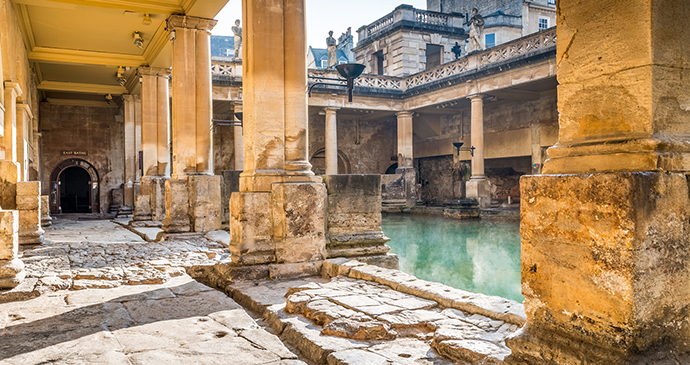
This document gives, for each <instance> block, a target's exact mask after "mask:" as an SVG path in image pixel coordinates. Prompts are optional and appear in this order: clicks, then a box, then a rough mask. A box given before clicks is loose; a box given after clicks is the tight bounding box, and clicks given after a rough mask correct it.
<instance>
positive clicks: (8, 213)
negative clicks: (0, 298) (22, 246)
mask: <svg viewBox="0 0 690 365" xmlns="http://www.w3.org/2000/svg"><path fill="white" fill-rule="evenodd" d="M18 231H19V212H17V211H16V210H0V289H11V288H14V287H16V286H17V285H19V284H21V282H22V280H24V278H25V277H26V272H25V271H24V263H23V262H22V261H21V260H19V259H18V258H17V256H18V250H19V245H18V233H17V232H18Z"/></svg>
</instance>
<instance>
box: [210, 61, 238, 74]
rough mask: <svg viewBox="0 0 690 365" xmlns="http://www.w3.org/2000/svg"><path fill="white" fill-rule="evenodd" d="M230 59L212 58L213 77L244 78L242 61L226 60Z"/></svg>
mask: <svg viewBox="0 0 690 365" xmlns="http://www.w3.org/2000/svg"><path fill="white" fill-rule="evenodd" d="M226 58H228V57H212V59H211V75H213V76H234V77H241V76H242V61H234V60H226Z"/></svg>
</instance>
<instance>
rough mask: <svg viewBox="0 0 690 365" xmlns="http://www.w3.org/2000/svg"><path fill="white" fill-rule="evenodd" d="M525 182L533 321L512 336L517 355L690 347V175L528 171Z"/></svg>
mask: <svg viewBox="0 0 690 365" xmlns="http://www.w3.org/2000/svg"><path fill="white" fill-rule="evenodd" d="M520 190H521V209H522V213H521V216H522V219H521V222H520V232H521V236H522V237H521V247H522V253H521V265H522V292H523V294H524V295H525V301H524V306H525V314H526V315H527V326H526V327H525V329H523V330H522V332H520V333H518V334H516V336H515V337H513V338H511V339H510V340H507V341H506V345H507V346H508V347H509V348H511V350H512V356H511V359H513V360H514V362H512V363H514V364H521V363H530V364H549V365H554V364H576V363H578V364H580V363H593V364H599V363H601V364H631V363H662V362H663V361H657V360H654V361H642V360H644V359H663V358H664V357H665V356H669V355H671V354H674V356H678V357H676V358H675V362H673V363H676V362H678V361H679V359H680V358H681V357H680V356H681V355H682V354H688V353H690V345H689V344H688V341H687V339H688V335H687V334H688V333H690V318H689V317H688V315H687V311H688V308H690V299H689V298H690V286H688V285H686V284H687V278H688V277H690V266H689V265H687V262H688V260H689V259H690V244H688V242H690V239H689V237H690V228H688V224H687V221H688V219H689V218H690V197H689V196H688V193H689V192H690V189H689V188H688V181H687V179H686V176H685V174H682V173H664V172H635V173H601V174H592V175H542V176H523V178H522V179H521V181H520ZM508 363H510V362H508ZM679 363H684V361H680V362H679Z"/></svg>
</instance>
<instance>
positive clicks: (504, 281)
mask: <svg viewBox="0 0 690 365" xmlns="http://www.w3.org/2000/svg"><path fill="white" fill-rule="evenodd" d="M382 226H383V231H384V232H385V233H386V235H387V236H388V237H390V238H391V241H390V242H389V243H388V244H389V245H390V246H391V248H392V250H391V252H393V253H396V254H398V256H400V270H402V271H404V272H407V273H410V274H413V275H415V276H417V277H418V278H420V279H424V280H431V281H437V282H441V283H444V284H446V285H450V286H452V287H455V288H458V289H463V290H467V291H471V292H478V293H484V294H488V295H499V296H502V297H504V298H508V299H513V300H517V301H519V302H522V301H523V300H524V298H523V296H522V294H521V293H520V224H519V223H518V222H510V221H508V222H504V221H493V222H492V221H486V220H464V221H463V220H454V219H444V218H441V217H429V216H416V215H401V214H388V215H384V216H383V223H382Z"/></svg>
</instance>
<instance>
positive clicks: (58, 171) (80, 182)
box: [50, 158, 99, 214]
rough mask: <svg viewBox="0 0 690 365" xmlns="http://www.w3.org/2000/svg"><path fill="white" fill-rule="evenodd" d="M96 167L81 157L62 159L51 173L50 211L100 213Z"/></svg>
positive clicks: (56, 212)
mask: <svg viewBox="0 0 690 365" xmlns="http://www.w3.org/2000/svg"><path fill="white" fill-rule="evenodd" d="M98 194H99V180H98V173H97V172H96V169H95V168H94V167H93V166H92V165H91V164H90V163H88V162H86V161H84V160H80V159H76V158H74V159H69V160H65V161H62V162H61V163H60V164H58V165H57V167H55V169H54V170H53V172H52V173H51V174H50V212H51V213H52V214H60V213H98V212H99V204H98Z"/></svg>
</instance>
